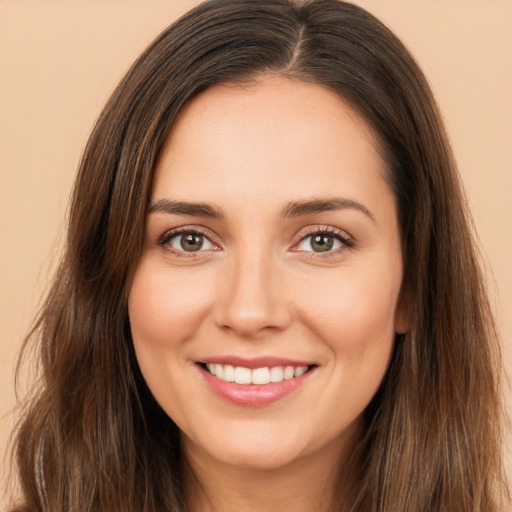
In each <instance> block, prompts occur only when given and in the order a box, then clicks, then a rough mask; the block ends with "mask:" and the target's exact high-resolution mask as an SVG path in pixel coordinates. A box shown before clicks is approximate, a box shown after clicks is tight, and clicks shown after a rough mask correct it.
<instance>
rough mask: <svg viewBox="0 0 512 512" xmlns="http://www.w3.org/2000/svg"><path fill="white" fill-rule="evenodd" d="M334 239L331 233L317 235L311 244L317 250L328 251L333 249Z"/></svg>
mask: <svg viewBox="0 0 512 512" xmlns="http://www.w3.org/2000/svg"><path fill="white" fill-rule="evenodd" d="M333 245H334V239H333V237H332V236H331V235H316V236H314V237H313V240H312V241H311V246H312V247H313V250H314V251H315V252H327V251H330V250H331V249H332V246H333Z"/></svg>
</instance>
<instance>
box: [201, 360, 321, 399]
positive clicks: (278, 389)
mask: <svg viewBox="0 0 512 512" xmlns="http://www.w3.org/2000/svg"><path fill="white" fill-rule="evenodd" d="M198 367H199V369H200V371H201V373H202V375H203V378H204V380H205V381H206V383H207V384H208V386H209V387H210V389H211V390H212V391H213V392H214V393H215V394H217V395H218V396H220V397H221V398H223V399H224V400H227V401H229V402H231V403H233V404H235V405H244V406H247V407H263V406H265V405H269V404H271V403H274V402H277V401H278V400H281V399H283V398H285V397H287V396H288V395H290V394H292V393H293V392H294V391H296V390H297V389H298V388H299V387H300V386H302V384H304V383H305V382H306V381H307V379H309V377H310V376H311V374H312V373H313V372H314V370H315V368H311V369H310V370H308V371H307V372H306V373H304V374H303V375H301V376H300V377H294V378H293V379H287V380H282V381H281V382H269V383H268V384H262V385H259V384H237V383H236V382H226V381H224V380H221V379H218V378H217V377H214V376H213V375H212V374H211V373H209V372H208V371H206V370H205V369H204V368H203V367H202V366H200V365H198Z"/></svg>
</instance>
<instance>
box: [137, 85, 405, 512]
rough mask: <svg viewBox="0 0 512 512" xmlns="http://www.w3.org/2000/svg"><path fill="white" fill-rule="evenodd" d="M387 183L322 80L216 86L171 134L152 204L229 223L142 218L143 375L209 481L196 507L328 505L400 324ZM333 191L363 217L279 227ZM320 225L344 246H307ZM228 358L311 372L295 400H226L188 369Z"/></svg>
mask: <svg viewBox="0 0 512 512" xmlns="http://www.w3.org/2000/svg"><path fill="white" fill-rule="evenodd" d="M386 172H387V170H386V168H385V166H384V163H383V161H382V159H381V158H380V156H379V153H378V150H377V147H376V142H375V138H374V136H373V135H372V132H371V130H370V129H369V128H368V126H367V125H366V124H365V122H364V121H363V120H362V119H361V118H360V117H359V116H358V115H357V114H356V113H355V112H354V111H353V110H352V109H351V108H350V107H349V106H348V104H347V103H346V102H344V101H343V100H342V99H341V98H340V97H339V96H338V95H337V94H335V93H334V92H332V91H330V90H328V89H326V88H324V87H322V86H319V85H315V84H306V83H303V82H300V81H290V80H287V79H284V78H280V77H277V76H266V77H263V78H261V79H259V80H258V81H256V82H255V83H254V84H252V85H249V86H247V85H245V86H244V87H241V86H237V85H233V84H227V85H221V86H215V87H213V88H210V89H208V90H207V91H205V92H203V93H202V94H200V95H199V96H198V97H196V98H195V99H194V100H192V101H191V102H190V103H189V104H188V105H187V106H186V107H185V108H184V109H183V110H182V112H181V113H180V115H179V117H178V119H177V120H176V122H175V123H174V125H173V129H172V131H171V132H170V134H169V136H168V138H167V140H166V142H165V145H164V147H163V149H162V152H161V155H160V158H159V161H158V165H157V168H156V174H155V178H154V186H153V192H152V198H151V204H152V205H155V204H160V205H161V204H163V203H162V201H165V200H167V201H183V202H193V203H207V204H209V205H213V209H214V210H215V211H219V210H221V211H222V218H210V217H208V216H205V215H202V214H201V212H189V213H188V214H185V213H180V214H177V213H169V212H166V211H152V212H151V213H149V215H148V221H147V241H146V246H145V250H144V252H143V255H142V257H141V260H140V262H139V264H138V267H137V269H136V271H135V275H134V279H133V283H132V286H131V290H130V294H129V314H130V321H131V328H132V334H133V340H134V345H135V350H136V354H137V359H138V362H139V364H140V367H141V370H142V373H143V375H144V377H145V379H146V381H147V383H148V386H149V388H150V389H151V391H152V393H153V394H154V396H155V398H156V399H157V400H158V402H159V403H160V405H161V406H162V408H163V409H164V410H165V411H166V412H167V413H168V414H169V416H170V417H171V418H172V419H173V420H174V421H175V422H176V423H177V425H178V426H179V427H180V429H181V432H182V443H183V450H184V453H185V457H186V458H187V460H188V462H189V465H190V467H191V469H192V470H193V472H194V473H195V476H196V478H197V480H198V482H199V483H200V484H201V487H202V492H196V491H192V490H191V489H192V487H191V484H190V487H189V490H190V492H189V500H190V505H191V510H201V511H205V510H247V511H249V510H259V511H261V510H266V511H271V510H283V509H289V507H290V504H293V508H294V510H299V511H300V510H309V511H310V510H317V511H318V510H321V508H320V507H321V506H322V505H321V504H323V503H325V504H326V510H327V500H326V499H325V497H326V496H327V495H328V494H329V493H330V492H331V491H332V489H333V487H334V486H335V480H336V471H337V468H339V466H340V463H342V462H343V460H344V458H345V457H346V454H347V451H348V450H349V449H350V447H351V446H352V445H353V443H354V441H355V439H356V438H357V436H358V434H359V433H360V426H361V414H362V412H363V411H364V409H365V407H366V406H367V405H368V403H369V402H370V400H371V399H372V397H373V395H374V394H375V392H376V390H377V389H378V386H379V384H380V382H381V381H382V378H383V376H384V374H385V372H386V369H387V366H388V362H389V358H390V354H391V351H392V346H393V340H394V336H395V333H396V332H402V331H405V330H406V328H407V319H406V314H405V310H406V307H405V304H404V300H402V299H401V298H400V297H401V293H400V291H401V284H402V274H403V263H402V252H401V241H400V233H399V227H398V220H397V210H396V204H395V198H394V196H393V194H392V192H391V190H390V188H389V186H388V184H387V182H386V179H385V175H386ZM333 197H337V198H343V199H344V200H350V201H352V202H353V203H357V204H358V205H360V206H361V207H354V206H350V204H352V203H349V206H347V204H345V205H344V207H342V208H336V209H332V210H328V211H315V212H302V213H301V212H299V213H301V214H298V215H295V216H283V212H284V211H285V210H286V208H287V207H288V206H289V204H290V203H291V202H302V201H311V200H313V199H314V200H324V199H330V198H333ZM153 209H155V208H153ZM203 213H204V212H203ZM181 227H186V228H190V229H198V230H200V233H202V234H203V235H205V238H204V239H203V247H202V248H201V250H199V251H195V252H186V251H185V250H183V248H182V246H181V245H180V242H181V238H180V237H179V235H176V236H175V237H174V238H171V239H170V240H169V236H167V238H165V236H164V235H165V234H166V233H168V232H169V230H173V229H177V228H181ZM319 230H320V231H325V230H329V231H330V232H331V231H332V232H334V235H329V236H333V237H336V236H338V235H340V236H342V237H343V238H345V239H348V240H349V243H348V245H346V244H345V243H344V242H338V241H336V242H334V245H333V249H332V250H330V251H327V252H315V249H317V248H318V246H313V245H312V243H311V241H312V239H311V234H312V233H315V232H318V231H319ZM162 240H164V241H165V243H160V242H162ZM330 240H331V241H333V240H336V238H332V239H330ZM226 354H229V355H235V356H240V357H246V358H247V357H249V358H250V357H257V356H262V355H264V356H276V357H283V358H292V359H298V360H304V361H309V362H312V363H314V364H315V365H317V366H316V368H315V370H314V372H312V373H311V374H310V375H309V377H308V379H307V380H305V382H304V384H303V385H302V386H300V387H299V388H298V389H297V390H296V391H294V392H293V393H292V394H291V395H289V396H287V397H285V398H283V399H281V400H278V401H277V402H275V403H272V404H269V405H266V406H264V407H247V406H243V405H235V404H233V403H231V402H228V401H226V400H225V399H223V398H220V397H219V396H217V395H216V394H215V393H214V392H213V391H212V390H211V389H210V388H209V387H208V386H207V385H206V384H205V381H204V378H203V375H202V374H201V372H202V370H201V369H200V368H199V367H198V365H197V364H196V363H197V361H200V360H202V359H204V358H207V357H213V356H219V355H226ZM262 489H264V492H262Z"/></svg>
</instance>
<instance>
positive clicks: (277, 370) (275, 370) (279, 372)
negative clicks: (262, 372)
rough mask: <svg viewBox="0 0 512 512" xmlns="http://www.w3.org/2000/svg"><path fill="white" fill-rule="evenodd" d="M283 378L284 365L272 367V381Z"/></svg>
mask: <svg viewBox="0 0 512 512" xmlns="http://www.w3.org/2000/svg"><path fill="white" fill-rule="evenodd" d="M283 378H284V377H283V367H282V366H274V367H272V368H270V382H281V381H282V380H283Z"/></svg>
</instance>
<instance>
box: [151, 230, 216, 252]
mask: <svg viewBox="0 0 512 512" xmlns="http://www.w3.org/2000/svg"><path fill="white" fill-rule="evenodd" d="M159 244H160V245H162V246H166V247H167V248H169V249H170V250H171V251H173V252H175V253H178V254H180V255H185V253H188V254H189V255H192V254H193V253H197V252H202V251H212V250H218V249H219V248H218V246H217V245H215V244H214V243H213V242H212V241H211V240H210V239H209V238H208V237H207V236H206V235H205V234H203V233H201V232H200V231H197V230H193V229H178V230H172V231H170V232H167V233H166V234H165V235H164V236H163V237H162V239H161V240H160V242H159Z"/></svg>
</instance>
